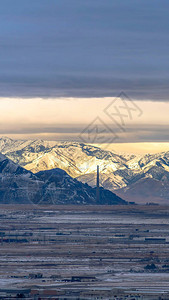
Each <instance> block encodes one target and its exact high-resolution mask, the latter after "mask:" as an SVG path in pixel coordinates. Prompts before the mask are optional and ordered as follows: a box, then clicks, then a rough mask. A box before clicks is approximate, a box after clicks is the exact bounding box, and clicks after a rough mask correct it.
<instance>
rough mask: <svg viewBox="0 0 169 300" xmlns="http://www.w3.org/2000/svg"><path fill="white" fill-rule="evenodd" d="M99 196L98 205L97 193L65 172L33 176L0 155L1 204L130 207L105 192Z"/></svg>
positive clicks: (113, 195)
mask: <svg viewBox="0 0 169 300" xmlns="http://www.w3.org/2000/svg"><path fill="white" fill-rule="evenodd" d="M100 194H101V197H100V202H99V203H97V202H96V190H95V189H94V188H92V187H90V186H89V185H88V184H83V183H82V182H79V181H78V180H76V179H73V178H72V177H71V176H69V175H68V174H67V173H66V172H65V171H63V170H61V169H53V170H49V171H41V172H39V173H37V174H33V173H32V172H30V171H28V170H26V169H24V168H22V167H20V166H19V165H18V164H16V163H14V162H12V161H11V160H10V159H8V158H7V157H5V156H4V155H2V154H0V203H1V204H14V203H17V204H127V202H126V201H124V200H122V199H121V198H120V197H118V196H116V195H115V194H114V193H112V192H110V191H107V190H104V189H103V188H102V189H101V191H100Z"/></svg>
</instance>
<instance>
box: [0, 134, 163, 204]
mask: <svg viewBox="0 0 169 300" xmlns="http://www.w3.org/2000/svg"><path fill="white" fill-rule="evenodd" d="M0 151H1V152H2V153H4V154H5V155H6V156H7V157H8V158H10V159H11V160H13V161H15V162H16V163H18V164H19V165H21V166H22V167H24V168H26V169H27V170H30V171H31V172H34V173H37V172H39V171H44V170H49V169H53V168H60V169H63V170H65V171H66V172H67V173H68V174H69V175H70V176H71V177H73V178H76V179H78V180H79V181H81V182H83V183H88V184H89V185H90V186H92V187H94V186H95V184H96V166H97V165H99V168H100V183H101V185H102V187H103V188H104V189H108V190H110V191H115V192H116V193H117V194H118V195H120V196H121V197H123V198H124V199H127V200H128V201H136V202H137V201H138V202H141V203H146V202H149V201H151V202H154V201H156V202H160V203H166V204H167V203H169V193H168V186H169V151H167V152H162V153H158V154H153V155H150V154H147V155H143V156H140V155H134V154H133V155H121V154H118V153H117V152H114V151H105V150H103V149H101V148H99V147H95V146H92V145H87V144H83V143H73V142H72V143H70V142H62V143H56V142H49V141H42V140H35V141H21V140H16V141H14V140H11V139H8V138H6V139H5V138H2V139H0ZM124 151H125V149H124ZM150 179H151V180H150ZM148 185H149V190H150V192H149V193H148V192H146V191H147V190H148ZM140 186H141V187H142V188H141V190H140ZM157 186H158V187H159V188H158V189H157Z"/></svg>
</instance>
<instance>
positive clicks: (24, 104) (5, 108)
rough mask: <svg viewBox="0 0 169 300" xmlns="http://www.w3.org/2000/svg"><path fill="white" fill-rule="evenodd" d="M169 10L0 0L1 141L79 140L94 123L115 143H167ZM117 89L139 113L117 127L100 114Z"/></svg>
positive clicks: (164, 0) (117, 1) (114, 1)
mask: <svg viewBox="0 0 169 300" xmlns="http://www.w3.org/2000/svg"><path fill="white" fill-rule="evenodd" d="M168 11H169V1H168V0H161V1H159V0H158V1H157V0H148V1H147V0H125V1H124V0H105V1H102V0H85V1H84V0H53V1H48V0H24V1H23V0H15V1H13V0H1V9H0V135H7V136H8V135H9V136H13V137H16V138H17V137H23V138H34V137H36V138H41V137H45V138H46V139H50V138H52V139H61V140H64V139H68V140H71V139H75V140H78V138H79V135H81V133H84V131H85V129H87V130H88V129H90V128H88V126H90V124H93V123H92V122H93V121H94V120H95V119H97V118H98V117H99V118H100V119H99V120H101V121H100V122H101V123H102V127H104V126H105V125H106V127H108V126H109V127H111V128H110V129H111V130H112V131H113V133H114V134H115V135H116V138H117V139H118V140H119V142H126V141H128V142H138V141H139V142H141V141H146V142H147V141H166V142H167V141H168V126H169V124H168V123H169V122H168V117H167V115H168V112H169V106H168V101H169V18H168ZM122 91H124V93H125V94H126V95H127V97H130V99H132V101H134V103H136V106H137V107H135V108H137V109H136V110H135V114H134V115H133V116H132V118H130V117H131V116H130V117H129V116H128V117H126V119H125V126H124V125H122V126H121V127H120V124H119V123H118V121H117V120H115V119H113V122H112V117H111V116H110V115H108V112H106V111H105V110H106V107H107V106H108V105H109V103H111V101H112V99H114V97H117V96H118V95H119V94H120V93H121V92H122ZM118 99H120V97H119V98H118ZM126 101H128V100H126ZM118 102H119V101H118ZM119 103H120V102H119ZM132 103H133V102H132ZM132 105H133V104H132ZM117 106H118V107H119V105H116V109H117ZM139 108H140V116H139ZM98 109H99V111H98ZM137 113H138V114H137ZM122 127H125V128H122ZM107 129H108V128H107ZM111 130H110V131H111ZM108 135H110V132H109V133H106V140H107V141H108V138H107V136H108ZM77 136H78V138H77ZM81 138H82V140H83V137H81V136H80V139H81ZM117 139H116V140H117ZM85 140H86V137H85Z"/></svg>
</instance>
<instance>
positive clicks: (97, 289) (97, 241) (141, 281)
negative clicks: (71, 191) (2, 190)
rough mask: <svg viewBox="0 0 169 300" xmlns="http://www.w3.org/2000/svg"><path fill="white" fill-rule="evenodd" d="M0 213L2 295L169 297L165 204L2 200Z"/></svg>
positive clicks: (168, 226)
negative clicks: (50, 203) (4, 202)
mask: <svg viewBox="0 0 169 300" xmlns="http://www.w3.org/2000/svg"><path fill="white" fill-rule="evenodd" d="M0 220H1V222H0V299H11V298H12V297H15V296H16V295H18V296H17V297H18V298H19V297H21V296H23V294H24V295H25V297H26V299H38V298H39V299H49V298H50V299H126V298H127V299H153V300H155V299H169V207H167V206H166V207H165V206H163V207H162V206H155V205H152V206H151V205H147V206H136V205H133V206H66V205H65V206H48V207H42V206H33V207H29V206H24V205H22V206H12V205H3V206H0ZM127 296H128V297H127ZM160 297H161V298H160Z"/></svg>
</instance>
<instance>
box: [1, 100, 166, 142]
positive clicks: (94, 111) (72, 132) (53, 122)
mask: <svg viewBox="0 0 169 300" xmlns="http://www.w3.org/2000/svg"><path fill="white" fill-rule="evenodd" d="M115 99H116V102H115V104H114V98H111V97H107V98H105V97H104V98H56V99H51V98H48V99H47V100H46V99H40V98H29V99H18V98H0V134H1V135H8V136H10V137H15V138H16V137H22V138H25V139H27V138H35V137H36V138H44V137H45V139H54V140H73V141H80V142H81V141H82V139H80V137H79V136H80V135H81V133H82V132H84V131H85V139H86V136H88V133H89V134H93V136H95V129H96V125H97V126H99V128H100V130H101V132H102V130H104V131H103V132H104V134H103V135H104V137H105V139H106V140H110V139H112V137H113V133H115V135H116V136H117V139H116V140H115V142H126V143H127V142H139V141H142V142H143V141H168V138H169V134H168V128H169V119H168V113H169V103H168V102H167V103H166V102H160V101H156V102H152V101H150V100H146V101H143V100H142V101H137V102H134V103H136V104H137V107H138V108H139V110H137V109H136V110H130V113H131V117H130V116H129V114H128V111H127V110H126V107H130V108H131V109H132V108H133V104H132V102H130V101H129V100H128V101H127V100H126V105H127V106H126V107H125V106H124V105H122V103H121V99H120V98H115ZM132 101H134V100H132ZM111 103H113V104H112V106H111V110H110V114H106V113H105V108H106V107H108V106H110V104H111ZM123 106H124V107H123ZM116 108H117V109H118V110H119V111H120V114H121V115H122V116H124V117H123V120H122V119H121V118H120V115H119V114H116V111H117V110H116ZM140 111H141V112H142V114H141V115H140ZM112 113H113V114H114V113H115V114H114V115H112ZM111 116H113V118H111ZM98 117H99V118H98ZM95 120H97V123H95ZM100 120H101V121H100ZM115 121H116V122H115ZM122 121H124V122H123V124H122V123H120V125H121V127H120V126H119V125H118V124H119V122H122ZM93 122H94V123H93ZM86 128H87V129H86ZM105 129H106V131H105ZM92 131H93V133H92ZM92 138H93V137H92ZM99 139H100V136H99ZM102 141H103V140H102ZM87 142H88V140H87ZM94 142H95V143H97V142H96V141H94Z"/></svg>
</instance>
